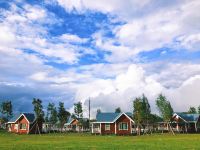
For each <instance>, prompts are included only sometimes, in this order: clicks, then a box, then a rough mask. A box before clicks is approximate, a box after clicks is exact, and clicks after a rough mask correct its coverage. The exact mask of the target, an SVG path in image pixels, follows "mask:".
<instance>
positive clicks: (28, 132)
mask: <svg viewBox="0 0 200 150" xmlns="http://www.w3.org/2000/svg"><path fill="white" fill-rule="evenodd" d="M29 126H30V125H29V123H28V130H27V134H28V133H29Z"/></svg>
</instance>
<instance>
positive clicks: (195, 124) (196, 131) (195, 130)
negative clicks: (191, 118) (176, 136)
mask: <svg viewBox="0 0 200 150" xmlns="http://www.w3.org/2000/svg"><path fill="white" fill-rule="evenodd" d="M194 125H195V131H196V132H197V123H196V122H195V123H194Z"/></svg>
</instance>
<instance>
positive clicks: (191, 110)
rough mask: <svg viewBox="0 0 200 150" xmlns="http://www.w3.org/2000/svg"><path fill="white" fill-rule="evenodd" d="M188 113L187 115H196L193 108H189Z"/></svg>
mask: <svg viewBox="0 0 200 150" xmlns="http://www.w3.org/2000/svg"><path fill="white" fill-rule="evenodd" d="M188 113H189V114H196V113H197V110H196V108H195V107H190V108H189V110H188Z"/></svg>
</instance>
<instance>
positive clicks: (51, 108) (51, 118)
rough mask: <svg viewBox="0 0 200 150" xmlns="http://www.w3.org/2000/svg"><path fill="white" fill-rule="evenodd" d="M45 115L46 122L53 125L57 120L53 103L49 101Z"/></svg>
mask: <svg viewBox="0 0 200 150" xmlns="http://www.w3.org/2000/svg"><path fill="white" fill-rule="evenodd" d="M47 116H48V122H49V123H50V124H51V125H55V124H56V122H57V121H58V118H57V117H58V115H57V110H56V107H55V104H54V103H49V104H48V106H47Z"/></svg>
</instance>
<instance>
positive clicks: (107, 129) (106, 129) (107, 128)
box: [105, 123, 110, 131]
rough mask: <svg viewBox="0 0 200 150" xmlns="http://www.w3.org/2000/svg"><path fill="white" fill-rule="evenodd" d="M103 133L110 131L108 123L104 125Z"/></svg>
mask: <svg viewBox="0 0 200 150" xmlns="http://www.w3.org/2000/svg"><path fill="white" fill-rule="evenodd" d="M106 126H108V127H106ZM105 131H110V123H105Z"/></svg>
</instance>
